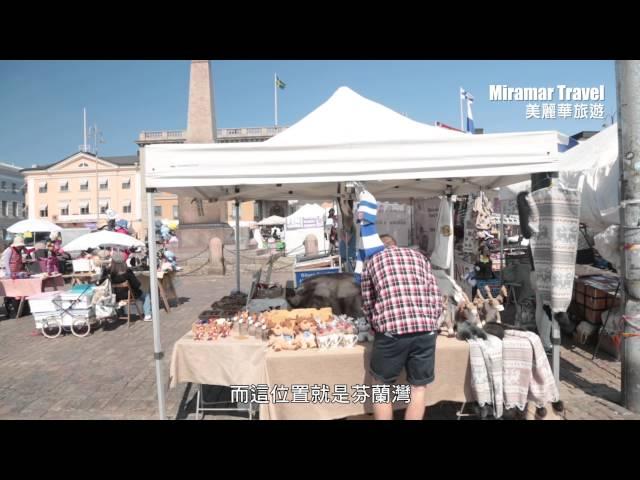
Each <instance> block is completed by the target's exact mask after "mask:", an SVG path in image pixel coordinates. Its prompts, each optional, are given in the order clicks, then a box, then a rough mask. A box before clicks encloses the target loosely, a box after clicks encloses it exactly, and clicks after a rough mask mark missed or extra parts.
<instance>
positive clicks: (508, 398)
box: [467, 330, 560, 418]
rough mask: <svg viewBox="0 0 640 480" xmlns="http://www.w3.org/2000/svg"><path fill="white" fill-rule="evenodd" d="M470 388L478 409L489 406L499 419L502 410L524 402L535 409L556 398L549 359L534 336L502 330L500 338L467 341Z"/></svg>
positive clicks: (491, 336) (522, 332)
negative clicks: (531, 404)
mask: <svg viewBox="0 0 640 480" xmlns="http://www.w3.org/2000/svg"><path fill="white" fill-rule="evenodd" d="M467 342H468V343H469V363H470V365H471V389H472V391H473V394H474V396H475V399H476V401H477V402H478V404H479V405H480V406H484V405H491V406H493V415H494V417H495V418H500V417H501V416H502V413H503V409H504V408H507V409H511V408H518V409H520V410H521V411H523V410H524V409H525V407H526V406H527V402H533V403H534V404H535V405H536V407H543V406H545V405H546V404H548V403H552V402H557V401H558V400H559V399H560V394H559V392H558V387H557V385H556V383H555V380H554V378H553V372H552V371H551V366H550V365H549V360H548V359H547V355H546V354H545V352H544V348H543V347H542V343H541V341H540V338H539V337H538V335H536V334H535V333H533V332H524V331H518V330H506V331H505V335H504V339H503V340H500V339H499V338H498V337H495V336H493V335H487V340H481V339H469V340H467Z"/></svg>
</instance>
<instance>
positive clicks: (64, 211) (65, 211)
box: [60, 205, 69, 215]
mask: <svg viewBox="0 0 640 480" xmlns="http://www.w3.org/2000/svg"><path fill="white" fill-rule="evenodd" d="M60 215H69V205H63V206H61V207H60Z"/></svg>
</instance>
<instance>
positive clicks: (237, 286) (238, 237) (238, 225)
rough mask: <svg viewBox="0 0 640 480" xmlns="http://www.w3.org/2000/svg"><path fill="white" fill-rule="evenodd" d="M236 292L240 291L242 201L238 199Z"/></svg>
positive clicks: (236, 203)
mask: <svg viewBox="0 0 640 480" xmlns="http://www.w3.org/2000/svg"><path fill="white" fill-rule="evenodd" d="M234 208H235V211H236V292H238V293H240V202H239V201H238V200H236V202H235V205H234Z"/></svg>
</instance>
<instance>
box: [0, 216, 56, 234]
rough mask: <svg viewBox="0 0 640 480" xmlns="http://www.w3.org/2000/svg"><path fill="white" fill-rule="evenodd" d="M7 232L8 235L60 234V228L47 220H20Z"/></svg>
mask: <svg viewBox="0 0 640 480" xmlns="http://www.w3.org/2000/svg"><path fill="white" fill-rule="evenodd" d="M7 231H8V232H9V233H25V232H60V231H62V228H61V227H59V226H58V225H56V224H55V223H52V222H50V221H48V220H30V219H27V220H20V221H19V222H18V223H14V224H13V225H11V226H10V227H9V228H8V229H7Z"/></svg>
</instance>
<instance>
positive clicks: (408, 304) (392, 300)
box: [361, 247, 442, 335]
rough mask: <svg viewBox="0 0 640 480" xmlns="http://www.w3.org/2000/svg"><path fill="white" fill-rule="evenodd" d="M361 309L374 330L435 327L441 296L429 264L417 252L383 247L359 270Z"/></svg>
mask: <svg viewBox="0 0 640 480" xmlns="http://www.w3.org/2000/svg"><path fill="white" fill-rule="evenodd" d="M361 287H362V310H363V312H364V314H365V316H366V317H367V319H368V320H369V323H371V326H372V327H373V329H374V330H375V331H376V332H381V333H382V332H390V333H393V334H399V335H402V334H405V333H418V332H429V331H433V330H436V328H437V321H438V318H439V317H440V314H441V313H442V296H441V294H440V289H439V288H438V285H437V284H436V279H435V277H434V276H433V274H432V273H431V265H430V264H429V262H428V261H427V259H426V258H425V257H424V256H423V255H422V254H421V253H419V252H416V251H414V250H411V249H409V248H398V247H387V248H385V249H384V250H383V251H382V252H379V253H376V254H375V255H374V256H373V257H371V258H370V259H369V261H368V262H367V264H366V265H365V267H364V270H363V272H362V283H361Z"/></svg>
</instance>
